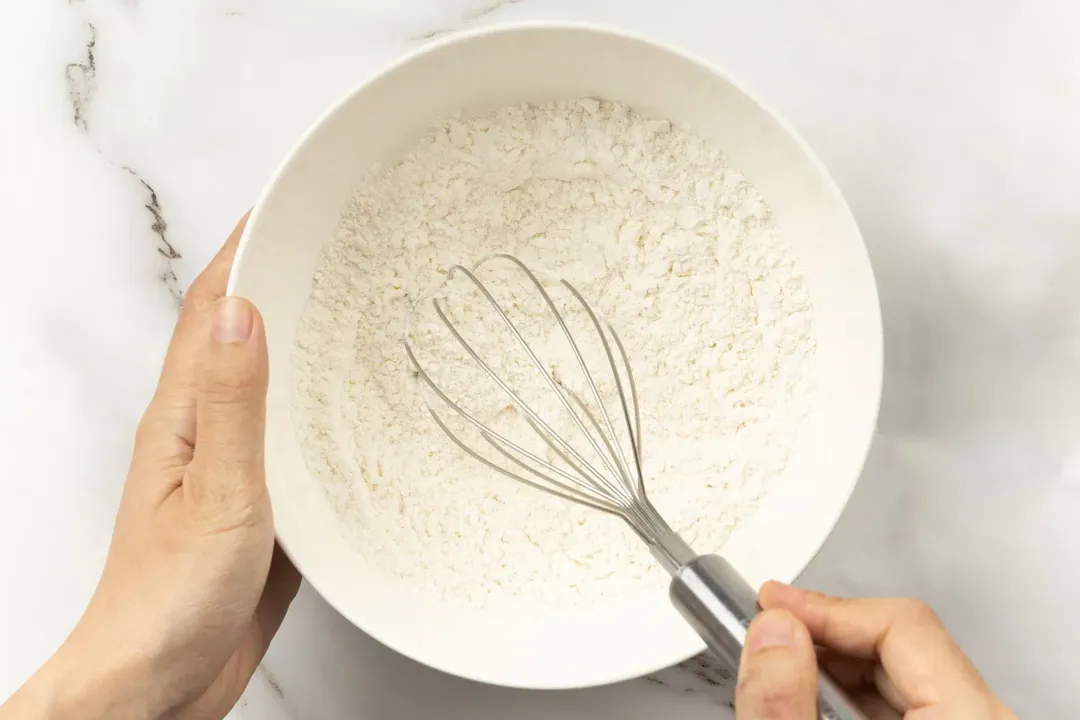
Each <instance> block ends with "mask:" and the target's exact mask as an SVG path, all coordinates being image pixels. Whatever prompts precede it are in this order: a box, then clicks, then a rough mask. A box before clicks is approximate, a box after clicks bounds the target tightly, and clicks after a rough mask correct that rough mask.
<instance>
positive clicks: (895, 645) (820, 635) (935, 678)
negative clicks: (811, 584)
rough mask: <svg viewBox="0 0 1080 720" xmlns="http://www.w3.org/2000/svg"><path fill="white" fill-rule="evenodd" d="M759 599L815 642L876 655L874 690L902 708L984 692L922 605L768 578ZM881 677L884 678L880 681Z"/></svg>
mask: <svg viewBox="0 0 1080 720" xmlns="http://www.w3.org/2000/svg"><path fill="white" fill-rule="evenodd" d="M758 601H759V602H760V603H761V606H762V607H764V608H783V609H784V610H787V611H789V612H791V613H792V614H793V615H794V616H795V617H796V618H798V619H799V620H800V621H801V622H802V623H804V624H805V625H806V628H807V629H808V630H809V631H810V635H811V637H813V638H814V641H815V642H817V643H819V644H821V645H825V646H826V647H829V648H831V649H833V650H837V651H839V652H841V653H845V654H847V655H853V656H856V657H861V658H874V657H877V658H880V662H881V665H882V668H883V669H884V675H881V674H880V673H879V676H880V677H879V679H880V680H881V681H882V682H879V683H878V689H879V690H880V691H881V692H882V694H883V695H886V696H888V695H894V696H899V697H887V699H889V700H890V701H896V702H897V704H898V706H899V708H900V709H901V710H907V709H908V708H917V707H921V706H923V705H927V704H933V703H941V702H944V701H945V700H946V699H947V698H948V697H950V696H954V697H958V696H966V695H968V694H970V693H972V692H979V691H984V690H985V687H986V686H985V684H984V683H983V680H982V678H981V677H980V676H979V673H978V671H977V670H976V669H975V667H974V666H973V665H972V664H971V661H970V660H968V659H967V657H966V656H965V655H964V653H963V651H961V650H960V648H959V646H957V644H956V643H955V642H954V641H953V639H952V638H951V637H950V636H949V634H948V632H947V631H946V630H945V627H944V625H942V623H941V621H940V620H939V619H938V617H937V615H935V614H934V612H933V611H932V610H931V609H930V608H928V607H927V606H926V605H924V604H922V603H920V602H917V601H914V600H908V599H866V600H851V599H847V598H834V597H829V596H827V595H822V594H820V593H814V592H809V591H806V590H799V589H797V588H793V587H790V586H788V585H783V584H781V583H776V582H769V583H766V584H765V586H764V587H762V589H761V592H760V593H759V595H758ZM885 677H887V678H888V682H885Z"/></svg>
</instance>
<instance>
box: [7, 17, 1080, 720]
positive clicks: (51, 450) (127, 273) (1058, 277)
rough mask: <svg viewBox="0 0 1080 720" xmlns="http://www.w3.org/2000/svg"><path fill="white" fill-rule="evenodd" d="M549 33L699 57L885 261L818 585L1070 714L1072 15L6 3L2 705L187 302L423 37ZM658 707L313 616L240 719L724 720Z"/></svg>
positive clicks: (60, 596)
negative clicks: (924, 605)
mask: <svg viewBox="0 0 1080 720" xmlns="http://www.w3.org/2000/svg"><path fill="white" fill-rule="evenodd" d="M489 10H490V12H489ZM533 18H535V19H547V20H551V19H566V20H571V19H572V20H591V21H597V22H604V23H611V24H616V25H621V26H626V27H630V28H633V29H636V30H640V31H643V32H646V33H649V34H652V35H654V36H656V37H658V38H660V39H662V40H666V41H669V42H672V43H675V44H678V45H680V46H683V47H685V48H687V49H689V50H691V51H693V52H696V53H698V54H700V55H702V56H704V57H706V58H707V59H709V60H711V61H712V62H714V63H715V64H717V65H718V66H720V67H721V68H722V69H724V70H725V71H727V72H728V73H730V74H731V75H732V76H733V77H735V78H736V79H737V80H738V81H739V82H741V83H742V84H744V85H745V86H746V87H748V88H749V89H750V90H751V91H752V92H754V93H755V94H756V95H758V96H759V97H761V98H762V99H764V100H765V101H766V102H767V103H768V104H770V105H771V106H772V107H774V108H775V109H776V110H778V111H779V112H780V113H781V114H783V115H784V116H785V117H786V118H787V119H788V120H790V121H791V122H792V124H793V125H794V126H795V127H796V128H797V129H798V130H799V131H800V132H801V133H802V135H803V136H804V137H805V138H806V139H807V140H808V141H809V142H810V144H811V145H812V146H813V147H814V148H815V150H816V151H817V152H818V154H819V155H820V156H821V157H822V159H823V160H824V161H825V163H826V165H827V166H828V167H829V170H830V171H831V172H832V174H833V176H834V177H835V178H836V180H837V182H838V183H839V185H840V187H841V189H842V190H843V192H844V193H845V195H846V197H847V199H848V201H849V203H850V205H851V207H852V210H853V211H854V213H855V216H856V219H857V220H858V221H859V223H860V226H861V228H862V230H863V233H864V235H865V237H866V241H867V244H868V246H869V248H870V254H871V257H872V260H873V264H874V269H875V273H876V275H877V279H878V283H879V289H880V292H881V300H882V306H883V308H882V309H883V313H884V321H885V334H886V366H885V396H884V399H883V406H882V415H881V420H880V423H879V436H878V438H877V440H876V441H875V444H874V447H873V449H872V451H871V455H870V459H869V462H868V465H867V469H866V472H865V473H864V475H863V478H862V480H861V482H860V485H859V487H858V489H857V490H856V493H855V496H854V498H853V500H852V503H851V505H850V506H849V509H848V512H847V513H846V514H845V516H844V518H843V519H842V520H841V522H840V525H839V526H838V528H837V530H836V532H835V533H834V535H833V537H832V538H831V539H830V541H829V542H828V544H827V545H826V547H825V549H824V550H823V551H822V553H821V554H820V555H819V557H818V558H817V560H815V562H814V563H813V565H812V566H811V568H810V569H809V570H808V571H807V573H806V574H805V575H804V577H803V583H804V584H807V585H812V586H816V587H820V588H824V589H827V590H831V591H836V592H847V593H856V594H878V593H889V594H908V595H917V596H920V597H922V598H923V599H925V600H927V601H929V602H930V603H931V604H933V605H934V606H935V607H936V608H937V609H938V611H939V613H940V614H941V615H942V617H943V618H944V620H945V622H946V623H947V624H948V626H949V627H950V628H951V629H952V630H953V631H954V633H955V634H956V635H957V637H958V638H959V639H960V641H961V643H962V644H963V646H964V647H965V648H966V649H967V650H968V651H969V652H970V654H971V655H972V656H973V657H974V658H975V660H976V662H977V664H978V665H979V666H980V668H981V669H982V670H983V671H984V673H985V674H986V676H987V677H988V679H989V680H990V682H991V683H992V684H993V685H994V686H995V688H996V689H997V690H998V691H999V692H1000V693H1001V694H1002V695H1003V696H1004V697H1005V699H1006V700H1007V701H1008V702H1009V703H1010V704H1012V705H1013V706H1014V707H1015V709H1016V710H1018V711H1019V712H1020V713H1021V715H1023V716H1024V717H1031V718H1059V717H1071V716H1073V715H1075V714H1076V712H1077V706H1078V705H1080V702H1078V701H1077V698H1076V697H1075V691H1074V690H1073V685H1074V683H1075V676H1076V673H1077V671H1078V669H1080V662H1078V660H1077V655H1076V652H1075V642H1076V639H1077V638H1080V615H1078V614H1077V611H1076V609H1075V608H1076V607H1077V606H1080V580H1078V577H1080V569H1078V567H1077V563H1076V561H1075V559H1074V558H1075V555H1076V553H1077V551H1080V520H1078V519H1080V201H1078V200H1077V198H1078V192H1080V30H1078V28H1080V6H1078V5H1077V4H1076V3H1075V1H1074V0H1056V1H1043V2H1021V0H1016V1H1015V2H1010V1H1007V0H992V1H985V2H963V1H961V0H949V1H948V2H930V1H929V0H925V1H924V0H911V1H909V2H903V3H901V2H871V1H868V0H815V1H813V2H799V3H795V2H789V3H784V2H778V1H771V2H765V1H763V0H755V1H751V0H744V1H743V2H733V1H729V0H723V1H720V0H696V1H695V0H662V1H661V0H653V1H649V2H644V1H642V2H631V1H628V0H576V1H575V0H518V1H517V2H513V1H511V2H502V3H496V4H495V5H491V4H487V5H485V4H484V0H408V1H407V2H406V1H404V0H402V1H398V0H366V1H363V2H362V1H360V0H307V1H305V2H295V1H293V2H289V1H288V0H187V1H186V2H179V1H177V0H171V1H170V0H126V1H124V0H83V1H80V0H70V1H69V2H67V3H65V2H62V1H61V0H40V1H38V2H33V3H31V2H23V3H15V2H7V3H4V4H3V6H2V7H0V198H2V199H0V241H2V243H3V245H2V248H3V255H2V259H0V393H2V400H0V548H2V549H0V695H2V696H6V695H7V694H8V693H10V692H11V691H13V690H14V689H15V687H16V686H17V685H18V684H19V683H20V682H21V681H22V680H23V679H24V678H25V677H26V676H27V675H28V674H29V673H31V672H32V671H33V669H34V668H35V667H36V666H37V665H38V664H39V663H41V662H42V661H43V660H44V659H45V658H46V657H47V656H48V654H49V653H50V652H51V651H52V649H53V648H54V647H55V646H56V645H57V644H58V643H59V642H60V641H61V640H62V639H63V637H64V636H65V634H66V633H67V631H68V629H69V628H70V626H71V625H72V623H74V621H75V620H76V619H77V617H78V615H79V613H80V612H81V610H82V608H83V606H84V604H85V602H86V600H87V599H88V597H89V595H90V593H91V591H92V589H93V586H94V583H95V581H96V578H97V575H98V573H99V570H100V567H101V563H102V561H103V558H104V554H105V550H106V545H107V542H108V536H109V532H110V529H111V523H112V516H113V512H114V509H115V505H116V502H117V499H118V497H119V492H120V488H121V484H122V481H123V477H124V474H125V472H126V465H127V461H128V455H129V452H130V445H131V436H132V432H133V430H134V427H135V424H136V422H137V419H138V416H139V414H140V413H141V411H142V408H143V406H144V404H145V402H146V401H147V400H148V398H149V395H150V391H151V389H152V387H153V383H154V381H155V378H156V375H157V371H158V365H159V363H160V360H161V356H162V353H163V351H164V348H165V343H166V340H167V338H168V334H169V332H170V330H171V326H172V323H173V320H174V316H175V312H176V297H175V296H176V294H177V292H178V291H179V290H180V289H182V288H184V287H186V285H187V284H188V283H189V282H190V281H191V279H192V278H193V277H194V276H195V274H196V273H197V272H198V271H199V269H201V267H202V266H203V265H204V264H205V263H206V261H207V260H208V259H209V258H210V256H211V255H212V253H213V252H214V251H215V249H216V248H217V247H218V246H219V245H220V243H221V242H222V240H223V239H224V237H225V235H226V234H227V232H228V231H229V229H230V228H231V227H232V225H233V223H234V222H235V220H236V219H237V218H238V217H239V216H240V215H241V214H242V212H243V211H244V210H245V209H246V208H247V207H248V206H250V205H251V204H252V203H253V202H254V200H255V198H256V197H257V195H258V192H259V189H260V187H261V185H262V183H263V182H264V180H265V179H266V177H267V175H268V174H269V173H270V172H271V170H272V169H273V167H274V166H275V165H276V164H277V162H278V161H279V159H280V158H281V156H282V155H283V154H284V152H285V151H286V149H287V148H288V147H289V145H290V144H291V143H292V142H293V141H294V139H295V138H296V136H297V135H298V134H299V133H300V132H301V131H302V130H303V129H304V128H305V127H306V126H307V124H308V123H309V122H310V121H311V120H313V119H314V118H315V117H316V116H317V115H318V114H319V113H320V112H321V111H322V110H323V108H324V107H325V106H326V105H328V104H329V103H330V102H332V101H333V100H334V99H336V98H337V97H338V96H340V95H341V94H342V93H343V92H345V91H346V90H348V89H349V88H350V87H351V86H353V85H355V84H357V83H358V82H360V81H361V80H362V79H363V78H365V77H366V76H367V75H369V74H370V73H372V72H373V71H375V70H376V69H377V68H378V67H380V66H381V65H382V64H383V63H385V62H387V61H389V60H390V59H392V58H394V57H395V56H397V55H399V54H400V53H402V52H404V51H405V50H407V49H409V48H412V47H415V46H416V45H417V44H418V43H419V42H422V41H423V38H424V37H425V36H428V35H430V34H432V33H437V32H441V31H444V30H453V29H456V28H461V27H465V26H472V25H476V24H481V23H488V22H498V21H504V20H522V19H533ZM91 38H93V40H94V46H93V48H92V55H93V59H92V61H91V59H90V56H89V53H88V47H87V46H88V43H89V42H90V40H91ZM76 108H78V110H77V112H76ZM143 183H145V185H144V184H143ZM147 186H149V187H147ZM149 188H152V189H153V192H154V196H153V198H152V197H151V191H150V189H149ZM155 199H156V201H155ZM148 205H149V206H150V207H147V206H148ZM155 212H157V213H159V214H160V222H158V223H157V225H158V229H155V228H154V227H153V226H154V225H155V217H154V213H155ZM170 247H171V248H172V249H173V250H174V251H175V253H172V252H169V248H170ZM172 254H176V255H178V256H179V257H176V258H173V259H171V260H170V259H167V258H166V257H165V255H172ZM173 274H175V279H173V278H172V275H173ZM162 278H164V279H162ZM628 631H630V629H629V628H628ZM659 680H661V681H663V683H664V684H660V683H657V682H648V681H645V680H641V681H635V682H632V683H627V684H623V685H619V686H614V687H609V688H601V689H596V690H589V691H580V692H570V693H526V692H517V691H510V690H501V689H495V688H488V687H481V686H477V685H474V684H471V683H467V682H464V681H460V680H457V679H454V678H451V677H448V676H444V675H441V674H438V673H435V672H433V671H430V670H426V669H424V668H421V667H419V666H417V665H415V664H413V663H411V662H410V661H408V660H405V659H403V658H401V657H399V656H397V655H395V654H393V653H391V652H390V651H388V650H385V649H383V648H381V647H379V646H377V645H376V644H375V643H374V642H373V641H371V640H370V639H368V638H366V637H365V636H364V635H363V634H362V633H361V632H359V631H358V630H355V629H353V628H352V627H351V626H349V625H348V624H347V623H346V622H345V621H344V620H342V619H340V618H339V617H338V616H336V615H335V613H334V612H333V611H331V610H330V609H329V608H328V607H327V606H326V605H325V604H324V603H322V601H321V600H319V598H318V597H317V596H315V595H314V593H312V592H310V590H308V589H307V588H305V589H303V590H302V591H301V595H300V597H299V598H298V599H297V601H296V603H295V605H294V609H293V611H292V612H291V614H290V616H289V618H288V619H287V620H286V623H285V625H284V627H283V629H282V632H281V635H280V637H279V638H278V640H277V641H275V644H274V646H273V647H272V648H271V651H270V654H269V656H268V657H267V660H266V662H265V663H264V671H263V672H261V673H260V674H259V675H258V676H257V678H256V680H255V682H254V683H253V684H252V686H251V688H250V689H249V692H248V694H247V696H246V698H245V701H244V704H243V706H242V707H240V708H238V709H237V711H236V713H235V715H236V716H237V717H241V718H260V719H261V718H267V719H269V720H277V719H278V718H346V717H356V718H362V719H379V720H382V719H384V718H389V719H392V718H421V717H427V716H433V715H438V716H440V717H443V718H450V719H452V718H480V719H487V718H504V717H515V718H522V719H524V720H531V719H533V718H536V719H539V718H548V717H557V716H558V717H567V718H571V719H573V718H629V719H636V718H651V717H677V718H679V719H680V720H697V719H698V718H702V719H703V718H714V717H718V716H722V714H723V713H722V711H721V710H720V709H719V708H718V707H717V704H718V703H719V704H726V703H725V698H726V694H725V693H726V690H724V689H723V688H721V689H719V690H716V689H710V688H709V686H708V684H707V683H704V682H702V681H700V680H697V679H695V678H693V677H691V676H690V675H688V674H686V673H684V672H681V671H669V672H667V673H664V674H662V676H661V677H660V678H659ZM688 687H689V688H705V690H703V691H702V692H684V691H683V689H684V688H688Z"/></svg>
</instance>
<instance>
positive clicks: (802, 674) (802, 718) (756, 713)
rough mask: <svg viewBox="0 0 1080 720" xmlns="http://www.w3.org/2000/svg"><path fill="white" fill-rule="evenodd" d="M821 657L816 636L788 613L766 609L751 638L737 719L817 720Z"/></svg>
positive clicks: (752, 627) (741, 673) (742, 668)
mask: <svg viewBox="0 0 1080 720" xmlns="http://www.w3.org/2000/svg"><path fill="white" fill-rule="evenodd" d="M817 716H818V715H817V658H816V655H815V654H814V644H813V642H811V640H810V633H809V632H807V630H806V628H805V627H804V626H803V624H802V623H800V622H799V621H797V620H796V619H795V617H794V616H793V615H792V614H791V613H789V612H787V611H785V610H766V611H764V612H762V613H761V614H759V615H758V616H757V617H755V618H754V621H753V622H751V623H750V628H749V630H748V631H747V635H746V647H745V648H744V649H743V654H742V660H741V662H740V663H739V682H738V685H737V686H736V688H735V717H736V718H737V720H816V718H817Z"/></svg>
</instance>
